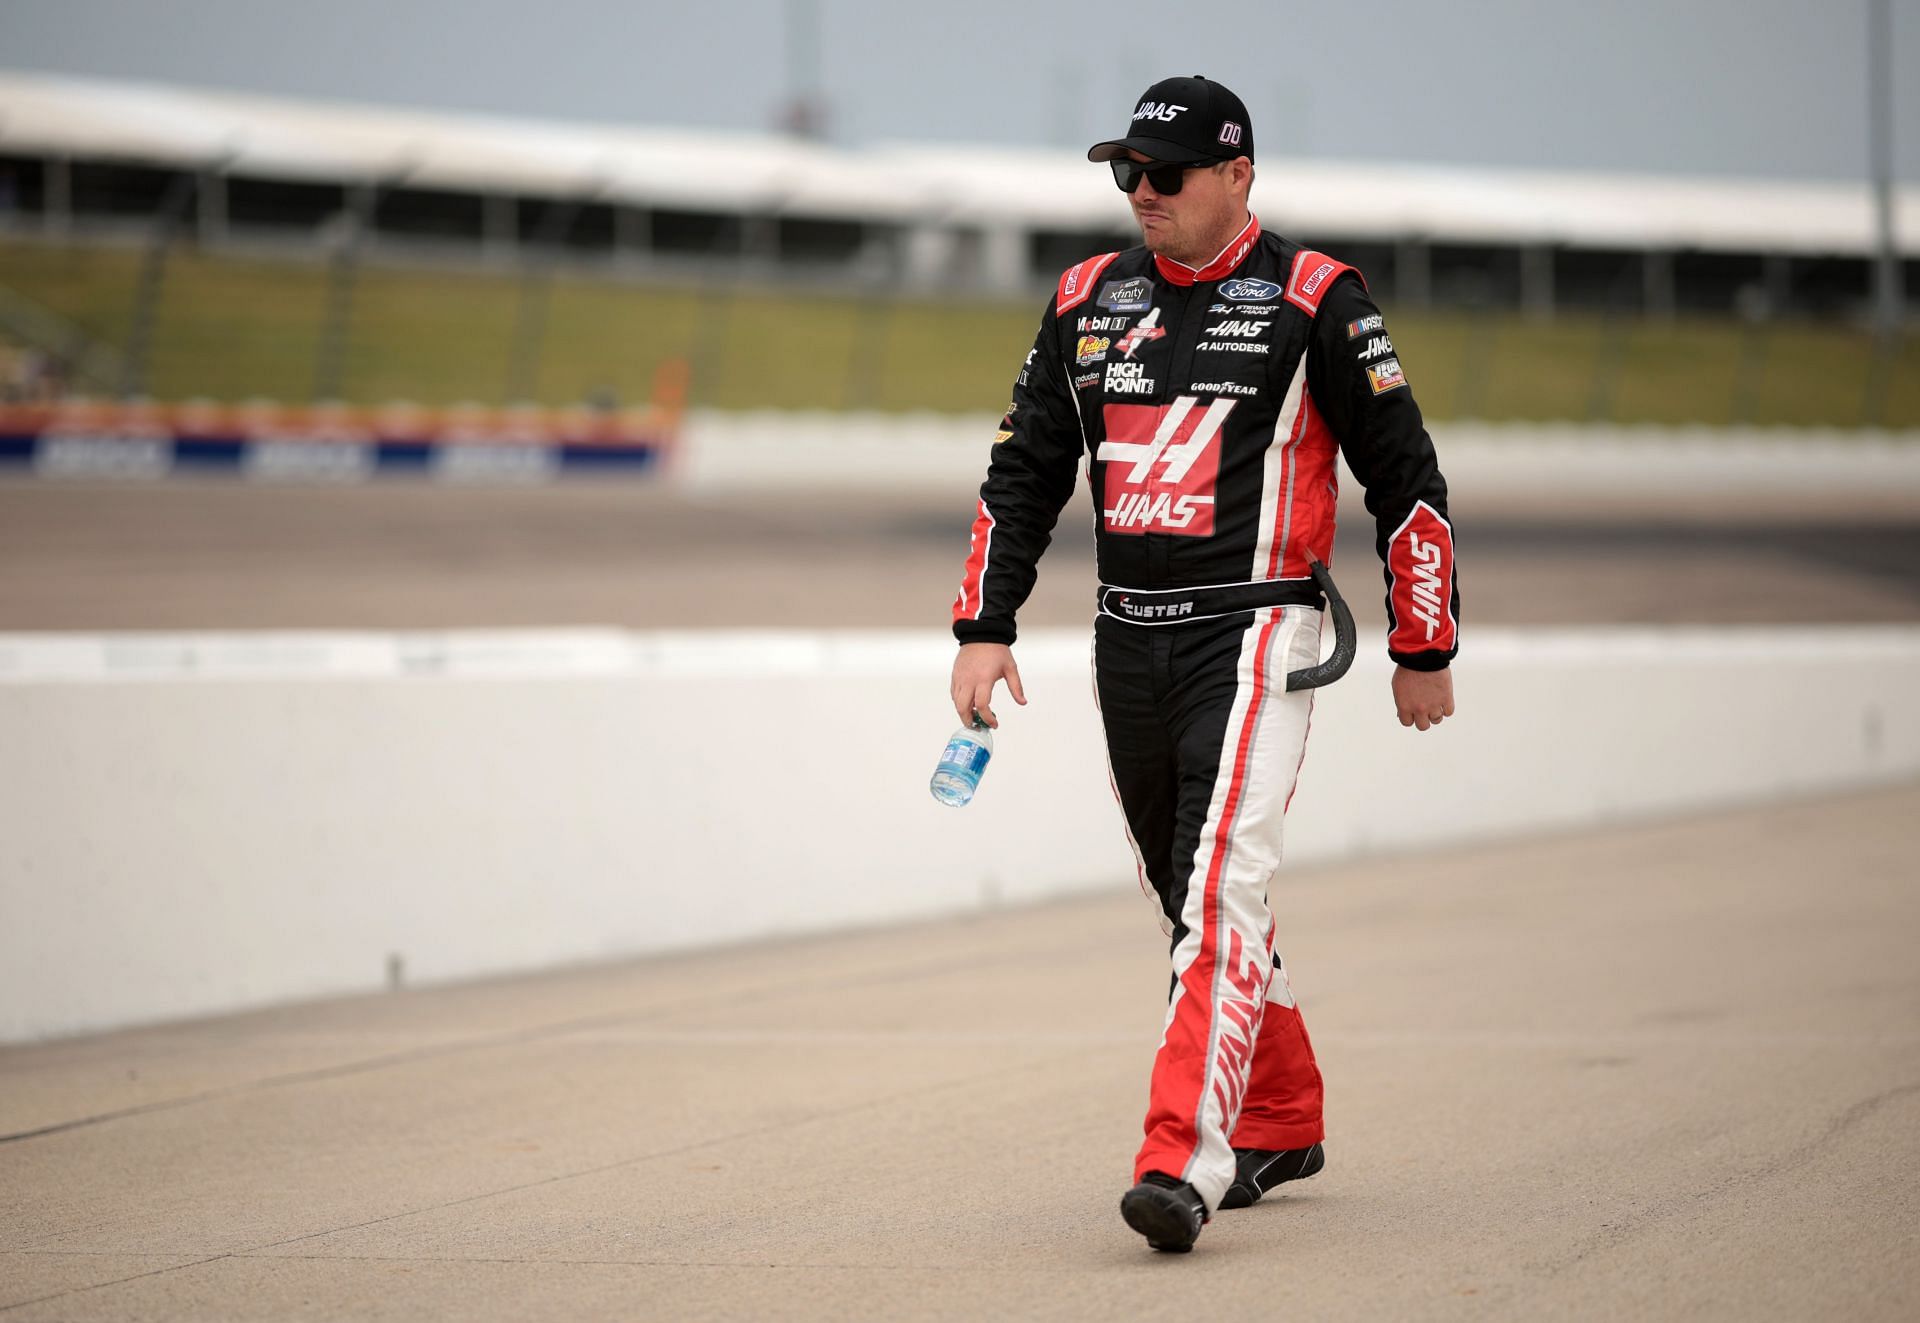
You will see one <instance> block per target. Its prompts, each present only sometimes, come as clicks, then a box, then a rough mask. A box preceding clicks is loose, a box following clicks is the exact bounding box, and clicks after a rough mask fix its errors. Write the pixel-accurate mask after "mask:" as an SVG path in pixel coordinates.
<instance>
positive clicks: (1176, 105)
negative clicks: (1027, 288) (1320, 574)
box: [952, 77, 1459, 1250]
mask: <svg viewBox="0 0 1920 1323" xmlns="http://www.w3.org/2000/svg"><path fill="white" fill-rule="evenodd" d="M1087 156H1088V159H1089V160H1093V161H1105V162H1110V163H1111V166H1112V169H1113V176H1114V180H1115V182H1116V183H1117V184H1118V185H1119V186H1120V188H1121V189H1122V190H1123V191H1124V192H1126V194H1127V195H1128V198H1129V200H1130V202H1131V204H1132V208H1133V214H1134V217H1135V219H1136V220H1137V221H1138V222H1139V225H1140V232H1141V236H1142V238H1143V240H1144V243H1143V246H1141V247H1138V248H1132V249H1128V250H1127V251H1125V252H1121V253H1105V254H1102V255H1100V256H1098V257H1092V258H1089V259H1087V260H1086V261H1084V262H1081V263H1080V264H1078V265H1077V266H1074V267H1073V268H1071V269H1070V270H1068V271H1067V272H1066V273H1065V274H1064V275H1062V276H1061V278H1060V283H1059V289H1058V292H1057V293H1056V294H1055V296H1054V298H1053V299H1052V300H1051V301H1050V302H1049V304H1048V307H1047V311H1046V314H1045V316H1044V317H1043V318H1042V319H1041V324H1040V332H1039V335H1038V337H1037V338H1036V339H1035V341H1034V345H1033V349H1032V351H1031V352H1029V353H1028V355H1027V359H1026V363H1025V365H1024V366H1023V367H1022V369H1021V371H1020V375H1019V379H1018V382H1017V383H1016V385H1015V387H1014V392H1013V403H1012V404H1011V406H1010V407H1009V408H1008V410H1007V415H1006V417H1005V418H1004V419H1003V420H1002V421H1001V424H1000V430H999V434H998V436H997V438H996V444H995V446H994V451H993V458H992V462H991V463H990V465H989V467H988V471H987V478H986V482H985V483H984V484H983V485H982V487H981V489H980V500H979V505H978V508H977V513H976V517H975V520H974V525H973V535H972V543H971V548H970V551H969V555H968V557H967V564H966V572H965V577H964V579H963V581H962V584H961V588H960V594H959V597H958V598H957V599H956V601H955V603H954V609H953V631H954V635H955V637H956V638H957V639H958V640H959V641H960V645H961V646H960V650H959V655H958V656H957V657H956V658H955V660H954V666H953V681H952V697H953V703H954V707H955V709H956V710H957V711H958V712H959V714H960V716H961V719H962V720H968V719H970V718H971V717H972V716H973V714H974V713H976V712H977V713H979V715H980V717H981V718H982V719H983V720H984V721H986V722H987V724H988V725H990V726H997V725H998V724H999V722H998V720H997V718H996V717H995V715H994V712H993V706H992V700H993V691H994V687H995V685H996V684H998V683H999V682H1001V681H1003V680H1004V681H1005V682H1006V685H1007V689H1008V691H1009V692H1010V693H1011V694H1012V695H1013V697H1014V700H1015V701H1016V702H1020V703H1025V702H1026V694H1025V692H1024V690H1023V688H1022V686H1021V683H1020V672H1019V669H1018V667H1017V666H1016V665H1015V664H1014V659H1013V652H1012V648H1011V645H1012V644H1013V642H1014V636H1015V625H1014V617H1015V613H1016V612H1017V611H1018V609H1019V607H1020V605H1021V604H1022V603H1023V602H1025V600H1026V598H1027V595H1028V593H1029V592H1030V591H1031V590H1032V588H1033V582H1034V577H1035V574H1036V568H1037V563H1038V561H1039V558H1040V555H1041V553H1042V552H1043V551H1044V550H1045V549H1046V546H1047V543H1048V540H1049V538H1050V536H1051V533H1052V530H1053V525H1054V522H1055V520H1056V519H1057V518H1058V517H1059V513H1060V510H1061V508H1062V507H1063V506H1064V505H1065V504H1066V503H1067V500H1068V498H1069V497H1071V496H1072V494H1073V487H1074V482H1075V479H1076V475H1077V473H1078V471H1079V468H1080V465H1081V463H1082V461H1083V459H1085V460H1087V461H1088V462H1087V476H1088V480H1089V483H1090V486H1091V488H1092V496H1093V501H1094V509H1095V517H1096V538H1097V549H1098V563H1099V574H1100V590H1099V596H1098V613H1097V615H1096V618H1095V624H1094V690H1095V695H1096V697H1097V699H1098V701H1099V704H1100V709H1101V719H1102V722H1103V724H1104V727H1105V730H1106V739H1107V754H1108V761H1109V765H1110V767H1111V769H1112V774H1113V782H1114V790H1115V793H1116V795H1117V796H1118V798H1119V801H1120V807H1121V811H1122V814H1123V816H1124V818H1125V821H1126V826H1127V833H1128V837H1129V839H1130V841H1131V842H1132V844H1133V847H1134V852H1135V856H1136V859H1137V862H1138V866H1139V870H1140V875H1141V881H1142V886H1143V887H1144V886H1149V885H1150V886H1151V887H1152V888H1153V891H1154V893H1155V895H1156V897H1157V899H1158V901H1159V904H1160V907H1161V911H1162V913H1163V915H1164V926H1165V927H1166V929H1167V932H1168V934H1169V936H1170V937H1171V939H1172V963H1173V987H1172V995H1171V999H1170V1002H1169V1005H1168V1008H1167V1018H1166V1027H1165V1032H1164V1034H1163V1036H1162V1038H1161V1042H1160V1046H1159V1050H1158V1052H1157V1053H1156V1055H1155V1057H1154V1062H1153V1074H1152V1081H1151V1089H1150V1095H1149V1100H1148V1107H1147V1118H1146V1140H1145V1143H1144V1144H1143V1145H1142V1146H1141V1149H1140V1152H1139V1155H1138V1156H1137V1158H1136V1159H1135V1171H1134V1179H1135V1181H1136V1182H1137V1183H1136V1184H1135V1185H1134V1187H1133V1188H1132V1189H1131V1190H1129V1191H1128V1192H1127V1193H1126V1195H1125V1197H1124V1198H1123V1199H1122V1200H1121V1213H1122V1215H1123V1216H1124V1218H1125V1219H1126V1221H1127V1224H1128V1225H1129V1226H1131V1227H1132V1228H1133V1229H1134V1230H1136V1231H1138V1232H1140V1233H1141V1234H1142V1235H1144V1236H1145V1237H1146V1238H1147V1241H1148V1243H1149V1244H1150V1245H1152V1246H1153V1247H1154V1248H1155V1249H1162V1250H1187V1249H1190V1248H1191V1247H1192V1245H1193V1243H1194V1240H1195V1238H1196V1237H1198V1235H1199V1234H1200V1227H1201V1225H1202V1224H1203V1223H1204V1222H1205V1221H1206V1220H1207V1219H1208V1218H1209V1217H1210V1216H1211V1214H1212V1213H1213V1212H1214V1211H1216V1210H1218V1209H1221V1208H1234V1207H1244V1206H1245V1205H1247V1204H1250V1203H1252V1202H1253V1201H1255V1200H1257V1199H1258V1198H1259V1197H1260V1196H1261V1195H1262V1194H1264V1193H1266V1192H1267V1191H1269V1190H1271V1189H1272V1188H1274V1187H1275V1186H1276V1185H1279V1184H1281V1183H1282V1182H1285V1181H1288V1180H1295V1179H1300V1178H1303V1177H1307V1176H1311V1175H1313V1174H1314V1173H1315V1172H1317V1171H1319V1170H1320V1168H1321V1165H1322V1164H1323V1162H1324V1160H1325V1156H1324V1152H1323V1150H1322V1148H1321V1140H1322V1138H1323V1137H1324V1127H1323V1122H1322V1116H1321V1083H1320V1072H1319V1069H1318V1067H1317V1066H1316V1065H1315V1064H1314V1057H1313V1048H1312V1045H1311V1043H1310V1042H1309V1040H1308V1038H1307V1033H1306V1028H1305V1026H1304V1024H1303V1023H1302V1022H1301V1019H1300V1014H1299V1010H1298V1008H1297V1007H1296V1005H1295V1004H1294V1000H1293V997H1292V994H1291V992H1290V990H1289V989H1288V986H1287V980H1286V975H1285V973H1284V971H1283V969H1282V967H1281V964H1280V960H1279V958H1278V957H1277V956H1276V955H1275V954H1274V952H1273V937H1274V922H1273V916H1272V913H1271V911H1270V909H1269V908H1268V903H1267V887H1268V884H1269V882H1270V881H1271V879H1272V878H1273V876H1274V873H1275V871H1276V870H1277V869H1278V867H1279V863H1280V853H1281V826H1282V819H1283V816H1284V813H1285V811H1286V805H1287V801H1288V799H1289V798H1290V797H1291V795H1292V793H1293V786H1294V780H1295V776H1296V774H1297V772H1298V769H1299V766H1300V762H1301V759H1302V757H1303V754H1304V751H1305V745H1306V734H1307V722H1308V718H1309V716H1310V714H1311V711H1312V694H1311V692H1303V693H1287V692H1286V689H1285V684H1286V677H1287V673H1288V671H1289V670H1292V669H1295V668H1298V667H1302V666H1309V665H1312V664H1313V663H1314V662H1316V661H1317V660H1318V659H1319V646H1320V617H1321V605H1322V598H1321V595H1320V593H1319V591H1318V589H1317V588H1316V587H1315V585H1314V582H1313V580H1312V578H1311V576H1310V572H1309V567H1310V565H1311V564H1312V563H1313V562H1314V561H1319V562H1323V563H1325V562H1330V561H1331V559H1332V553H1333V523H1334V507H1335V484H1336V481H1337V477H1336V474H1335V464H1334V453H1335V451H1336V450H1339V451H1340V452H1341V453H1343V454H1344V455H1345V457H1346V461H1347V466H1348V467H1349V468H1350V469H1351V470H1352V471H1353V473H1354V476H1355V477H1356V478H1358V479H1359V481H1360V482H1361V483H1362V485H1363V486H1364V487H1365V488H1366V504H1367V510H1368V512H1369V513H1370V514H1371V515H1372V516H1373V518H1374V521H1375V524H1376V526H1377V530H1378V532H1377V538H1376V547H1377V550H1378V552H1379V554H1380V558H1381V561H1382V563H1383V565H1384V567H1385V577H1386V584H1387V611H1388V631H1389V632H1388V639H1387V648H1388V653H1389V655H1390V656H1391V657H1392V659H1393V660H1394V661H1395V662H1396V663H1397V665H1396V667H1395V670H1394V673H1393V686H1392V688H1393V702H1394V706H1395V709H1396V711H1397V713H1398V715H1399V718H1400V721H1401V723H1402V724H1403V725H1409V726H1415V727H1417V728H1418V729H1420V730H1423V731H1424V730H1427V729H1429V728H1430V727H1431V726H1435V725H1438V724H1439V723H1440V722H1441V721H1442V720H1443V719H1444V718H1446V717H1449V716H1451V715H1453V710H1454V707H1453V682H1452V678H1451V676H1450V674H1449V672H1448V670H1447V667H1448V664H1449V663H1450V662H1451V661H1452V660H1453V656H1454V653H1455V650H1456V647H1457V641H1456V633H1457V630H1458V621H1459V594H1458V591H1457V589H1456V587H1455V584H1454V568H1453V532H1452V527H1451V525H1450V524H1449V522H1448V519H1447V499H1446V484H1445V482H1444V480H1443V479H1442V478H1441V476H1440V470H1439V466H1438V464H1437V462H1436V460H1435V457H1434V452H1433V444H1432V441H1431V440H1430V439H1429V438H1428V436H1427V433H1426V429H1425V427H1424V425H1423V424H1422V422H1421V418H1420V410H1419V408H1418V407H1417V406H1416V405H1415V404H1414V401H1413V395H1412V391H1411V389H1410V388H1409V387H1408V385H1407V379H1406V375H1405V373H1404V372H1403V371H1402V370H1401V367H1400V361H1399V359H1398V357H1397V356H1396V354H1395V352H1394V348H1393V342H1392V339H1391V338H1390V337H1389V335H1388V333H1387V329H1386V326H1385V325H1384V323H1383V320H1382V318H1381V315H1380V311H1379V309H1378V308H1376V307H1375V306H1374V304H1373V301H1372V300H1371V299H1370V298H1369V297H1368V295H1367V291H1366V286H1365V284H1364V282H1363V281H1362V279H1361V278H1360V276H1359V273H1358V272H1356V271H1354V270H1353V269H1352V268H1351V267H1349V266H1347V265H1346V264H1344V263H1342V262H1339V261H1336V260H1335V259H1333V258H1331V257H1327V256H1325V255H1324V254H1321V253H1317V252H1313V251H1311V250H1308V249H1304V248H1302V247H1301V246H1300V245H1298V244H1295V243H1292V242H1290V241H1288V240H1285V239H1282V238H1280V237H1279V236H1277V235H1274V234H1269V233H1263V232H1262V230H1261V228H1260V222H1259V220H1258V219H1257V218H1256V217H1254V216H1253V214H1252V213H1251V212H1250V211H1249V210H1248V206H1247V194H1248V190H1249V188H1250V187H1251V185H1252V182H1253V126H1252V124H1251V122H1250V121H1249V119H1248V117H1247V112H1246V107H1245V106H1244V105H1242V104H1241V101H1240V98H1238V97H1237V96H1235V95H1234V94H1233V93H1232V92H1230V91H1229V90H1227V89H1226V88H1225V87H1223V86H1221V85H1220V84H1218V83H1214V82H1209V81H1208V80H1206V79H1204V78H1199V77H1194V78H1169V79H1165V80H1163V81H1161V82H1158V83H1155V84H1154V85H1153V86H1152V87H1150V88H1148V89H1147V91H1146V93H1145V95H1144V96H1142V97H1141V99H1140V102H1139V105H1138V107H1137V108H1136V109H1135V111H1134V113H1133V120H1132V124H1131V126H1130V130H1129V132H1128V134H1127V136H1125V137H1122V138H1116V139H1113V140H1111V141H1108V142H1103V143H1099V144H1097V145H1095V146H1094V147H1093V148H1092V149H1091V150H1090V151H1089V152H1088V153H1087Z"/></svg>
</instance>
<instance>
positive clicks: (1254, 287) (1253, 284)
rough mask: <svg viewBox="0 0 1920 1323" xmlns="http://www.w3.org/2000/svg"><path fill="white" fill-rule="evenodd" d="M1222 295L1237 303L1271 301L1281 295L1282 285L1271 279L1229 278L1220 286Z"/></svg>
mask: <svg viewBox="0 0 1920 1323" xmlns="http://www.w3.org/2000/svg"><path fill="white" fill-rule="evenodd" d="M1220 297H1221V298H1223V299H1232V300H1233V301H1234V302H1235V303H1271V302H1273V301H1274V300H1275V299H1277V298H1279V297H1280V287H1279V286H1278V285H1276V284H1274V283H1273V282H1272V281H1271V280H1229V281H1227V282H1226V283H1225V284H1224V285H1222V286H1220Z"/></svg>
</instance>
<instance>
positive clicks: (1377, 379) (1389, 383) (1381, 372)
mask: <svg viewBox="0 0 1920 1323" xmlns="http://www.w3.org/2000/svg"><path fill="white" fill-rule="evenodd" d="M1367 384H1368V385H1369V386H1372V387H1373V393H1374V394H1375V395H1385V394H1386V393H1387V392H1388V391H1390V390H1392V389H1393V388H1394V387H1395V386H1404V385H1406V384H1407V374H1406V373H1404V372H1402V371H1401V370H1400V360H1399V359H1397V358H1389V359H1388V360H1387V361H1386V362H1384V363H1373V364H1370V365H1369V366H1368V368H1367Z"/></svg>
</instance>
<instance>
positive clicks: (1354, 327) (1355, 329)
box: [1347, 312, 1387, 340]
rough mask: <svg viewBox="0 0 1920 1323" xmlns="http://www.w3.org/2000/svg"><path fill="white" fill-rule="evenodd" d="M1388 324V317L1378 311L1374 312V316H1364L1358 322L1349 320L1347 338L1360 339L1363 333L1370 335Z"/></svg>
mask: <svg viewBox="0 0 1920 1323" xmlns="http://www.w3.org/2000/svg"><path fill="white" fill-rule="evenodd" d="M1386 324H1387V319H1386V318H1385V317H1383V316H1381V315H1380V314H1379V313H1377V312H1376V313H1374V314H1373V316H1371V317H1362V318H1361V319H1360V320H1359V321H1357V322H1348V323H1347V339H1349V340H1358V339H1359V338H1360V337H1361V336H1363V335H1370V334H1372V333H1373V332H1375V331H1377V330H1380V329H1381V328H1382V327H1384V326H1385V325H1386Z"/></svg>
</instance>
